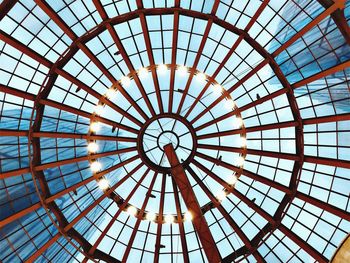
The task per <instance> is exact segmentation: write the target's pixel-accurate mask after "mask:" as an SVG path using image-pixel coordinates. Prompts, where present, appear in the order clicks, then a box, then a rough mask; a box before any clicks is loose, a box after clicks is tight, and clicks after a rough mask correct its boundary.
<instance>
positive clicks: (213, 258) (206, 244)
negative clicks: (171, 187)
mask: <svg viewBox="0 0 350 263" xmlns="http://www.w3.org/2000/svg"><path fill="white" fill-rule="evenodd" d="M164 152H165V155H166V156H167V158H168V161H169V163H170V166H171V175H172V178H174V180H175V182H176V185H177V187H178V188H179V190H180V192H181V195H182V197H183V200H184V202H185V204H186V206H187V208H188V211H190V212H191V213H192V215H193V219H192V223H193V226H194V227H195V229H196V231H197V234H198V237H199V239H200V241H201V244H202V246H203V250H204V252H205V254H206V256H207V258H208V261H209V262H221V257H220V253H219V251H218V249H217V246H216V243H215V241H214V238H213V236H212V235H211V232H210V229H209V226H208V224H207V221H206V220H205V217H204V215H203V213H202V210H201V207H200V206H199V204H198V201H197V198H196V195H195V193H194V191H193V189H192V186H191V183H190V181H189V180H188V178H187V175H186V173H185V170H184V169H183V167H182V165H181V163H180V162H179V159H178V157H177V155H176V152H175V149H174V147H173V145H172V144H167V145H165V146H164Z"/></svg>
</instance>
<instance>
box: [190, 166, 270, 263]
mask: <svg viewBox="0 0 350 263" xmlns="http://www.w3.org/2000/svg"><path fill="white" fill-rule="evenodd" d="M194 164H195V165H196V166H197V167H198V168H200V169H201V170H202V171H204V172H207V171H210V170H208V169H207V168H206V167H205V166H203V165H202V164H200V163H199V162H195V163H194ZM187 169H188V171H189V173H190V174H191V175H192V177H193V178H194V179H195V181H196V182H197V183H198V185H199V186H200V187H201V188H202V190H203V191H204V192H205V194H206V195H207V196H208V198H209V199H210V200H211V201H212V202H213V204H214V206H215V207H216V208H217V209H218V210H219V211H220V213H221V214H222V215H223V217H224V218H225V220H226V221H227V223H228V224H229V225H230V226H231V227H232V229H233V230H234V231H235V232H236V233H237V235H238V236H239V238H240V239H241V240H242V241H243V243H244V245H245V247H246V249H247V250H246V252H247V253H251V254H252V255H253V256H254V257H255V259H256V260H257V262H264V260H263V258H262V256H261V255H260V254H259V252H258V251H257V247H254V246H253V245H252V243H251V242H250V240H249V239H248V237H247V236H246V234H245V233H244V232H243V230H242V229H241V228H240V227H239V226H238V225H237V223H236V222H235V221H234V220H233V218H232V216H231V215H230V214H229V213H228V212H227V211H226V209H225V208H224V207H223V206H222V205H221V203H220V202H219V201H218V200H217V199H216V198H215V197H214V196H213V194H212V193H211V192H210V190H209V189H208V188H207V187H206V185H205V184H204V183H203V181H202V180H201V179H200V178H199V177H198V176H197V174H196V173H195V172H194V171H193V169H192V168H191V167H188V168H187ZM210 173H211V172H210ZM209 175H213V177H212V178H213V179H214V180H216V181H217V182H218V183H219V184H222V185H226V186H227V187H229V189H231V186H229V185H227V184H226V183H225V182H224V181H223V180H222V179H221V178H219V177H218V176H216V175H214V174H213V173H211V174H209Z"/></svg>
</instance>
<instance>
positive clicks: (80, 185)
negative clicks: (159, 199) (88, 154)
mask: <svg viewBox="0 0 350 263" xmlns="http://www.w3.org/2000/svg"><path fill="white" fill-rule="evenodd" d="M137 159H138V156H137V155H135V156H134V157H131V158H128V159H126V160H124V161H122V162H120V163H117V164H116V165H113V166H111V167H109V168H107V169H106V170H103V171H101V172H98V173H95V174H93V176H91V177H89V178H87V179H85V180H83V181H81V182H79V183H77V184H74V185H72V186H70V187H68V188H66V189H64V190H62V191H60V192H57V193H55V194H54V195H51V196H49V197H47V198H45V200H44V202H45V203H46V204H48V203H51V202H53V201H55V200H56V199H57V198H60V197H61V196H63V195H65V194H68V193H69V192H72V191H74V190H76V189H78V188H79V187H82V186H84V185H86V184H88V183H90V182H92V181H94V180H98V179H99V178H101V177H102V176H104V175H106V174H108V173H110V172H112V171H115V170H116V169H118V168H121V167H122V166H124V165H127V164H129V163H131V162H133V161H135V160H137Z"/></svg>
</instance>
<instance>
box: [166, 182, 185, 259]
mask: <svg viewBox="0 0 350 263" xmlns="http://www.w3.org/2000/svg"><path fill="white" fill-rule="evenodd" d="M171 179H172V180H171V181H172V185H173V192H174V201H175V206H176V215H177V219H178V220H177V221H178V224H179V230H180V239H181V247H182V256H183V260H184V262H190V259H189V256H188V248H187V241H186V234H185V228H184V223H183V220H182V219H181V218H182V212H181V205H180V198H179V193H178V188H177V186H176V182H175V179H174V178H171Z"/></svg>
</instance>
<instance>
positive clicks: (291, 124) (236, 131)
mask: <svg viewBox="0 0 350 263" xmlns="http://www.w3.org/2000/svg"><path fill="white" fill-rule="evenodd" d="M297 125H298V122H296V121H286V122H279V123H273V124H265V125H260V126H252V127H249V128H247V127H245V129H244V130H245V132H246V133H250V132H257V131H267V130H274V129H283V128H289V127H295V126H297ZM195 130H196V129H195ZM242 132H243V129H234V130H228V131H218V132H213V133H207V134H202V135H198V136H197V140H203V139H209V138H216V137H224V136H231V135H236V134H241V133H242Z"/></svg>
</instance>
